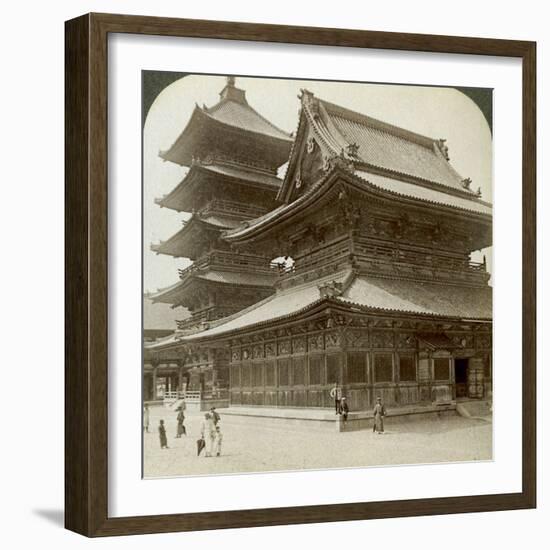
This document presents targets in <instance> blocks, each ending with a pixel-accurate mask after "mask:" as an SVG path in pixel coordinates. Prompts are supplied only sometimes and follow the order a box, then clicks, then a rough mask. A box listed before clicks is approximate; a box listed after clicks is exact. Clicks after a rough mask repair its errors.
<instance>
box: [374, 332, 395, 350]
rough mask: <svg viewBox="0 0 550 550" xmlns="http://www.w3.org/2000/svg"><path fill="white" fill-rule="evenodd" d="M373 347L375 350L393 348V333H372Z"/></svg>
mask: <svg viewBox="0 0 550 550" xmlns="http://www.w3.org/2000/svg"><path fill="white" fill-rule="evenodd" d="M372 346H373V347H375V348H393V332H389V331H374V332H373V333H372Z"/></svg>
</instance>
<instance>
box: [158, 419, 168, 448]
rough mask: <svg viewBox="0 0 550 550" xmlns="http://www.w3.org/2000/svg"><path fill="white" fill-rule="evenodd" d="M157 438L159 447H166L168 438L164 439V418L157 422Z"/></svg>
mask: <svg viewBox="0 0 550 550" xmlns="http://www.w3.org/2000/svg"><path fill="white" fill-rule="evenodd" d="M159 439H160V448H161V449H168V439H166V427H165V426H164V420H161V421H160V424H159Z"/></svg>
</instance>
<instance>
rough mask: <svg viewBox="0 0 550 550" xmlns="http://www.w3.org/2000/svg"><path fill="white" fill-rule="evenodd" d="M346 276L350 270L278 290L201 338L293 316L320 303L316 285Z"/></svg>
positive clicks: (203, 334) (227, 319)
mask: <svg viewBox="0 0 550 550" xmlns="http://www.w3.org/2000/svg"><path fill="white" fill-rule="evenodd" d="M348 275H349V271H347V272H342V273H340V274H335V275H332V276H330V277H325V278H323V279H319V280H317V281H312V282H310V283H306V284H302V285H299V286H296V287H292V288H289V289H286V290H281V291H279V292H277V293H276V294H274V295H273V296H270V297H269V298H266V299H265V300H263V301H261V302H258V303H257V304H254V305H252V306H250V307H248V308H246V309H244V310H243V311H240V312H238V313H236V314H234V315H231V316H230V317H226V318H225V319H221V320H220V321H218V322H217V323H216V325H217V326H214V327H213V328H210V329H209V330H207V331H205V332H204V333H201V334H200V337H202V336H208V337H210V336H217V335H219V334H225V333H227V332H232V331H235V330H239V329H241V328H244V327H248V326H253V325H257V324H259V323H267V322H269V321H276V320H277V319H282V318H285V317H287V316H289V315H292V314H295V313H297V312H299V311H300V310H302V309H304V308H306V307H307V306H310V305H312V304H313V303H315V302H319V301H320V295H319V289H318V286H317V285H319V284H322V283H323V282H325V281H332V280H335V281H336V282H342V281H344V280H345V278H346V276H348ZM197 337H199V335H196V336H195V335H193V336H191V337H190V339H194V338H197Z"/></svg>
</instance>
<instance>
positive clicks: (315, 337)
mask: <svg viewBox="0 0 550 550" xmlns="http://www.w3.org/2000/svg"><path fill="white" fill-rule="evenodd" d="M307 342H308V348H309V350H310V351H313V350H322V349H324V347H325V345H324V339H323V335H322V334H311V335H310V336H309V337H308V339H307Z"/></svg>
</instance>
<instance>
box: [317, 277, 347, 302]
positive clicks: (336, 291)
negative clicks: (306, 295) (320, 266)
mask: <svg viewBox="0 0 550 550" xmlns="http://www.w3.org/2000/svg"><path fill="white" fill-rule="evenodd" d="M317 288H318V289H319V295H320V297H321V298H336V297H337V296H340V295H341V294H342V288H343V285H342V283H337V282H336V281H331V282H330V283H324V284H322V285H319V286H317Z"/></svg>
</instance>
